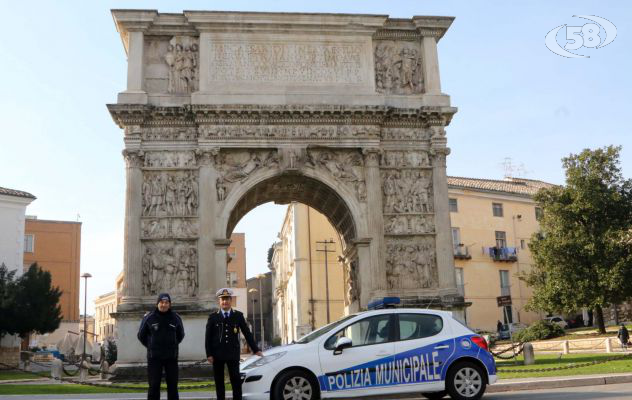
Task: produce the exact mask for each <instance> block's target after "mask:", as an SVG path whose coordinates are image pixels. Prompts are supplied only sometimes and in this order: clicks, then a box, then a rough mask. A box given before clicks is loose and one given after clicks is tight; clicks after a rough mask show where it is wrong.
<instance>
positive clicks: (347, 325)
mask: <svg viewBox="0 0 632 400" xmlns="http://www.w3.org/2000/svg"><path fill="white" fill-rule="evenodd" d="M393 303H399V299H397V298H386V299H384V300H383V301H382V304H381V306H382V307H381V309H376V310H370V311H366V312H361V313H358V314H352V315H349V316H347V317H345V318H342V319H341V320H338V321H336V322H333V323H331V324H329V325H326V326H324V327H322V328H320V329H318V330H316V331H314V332H312V333H310V334H308V335H306V336H304V337H303V338H301V339H300V340H299V341H298V342H296V343H293V344H291V345H287V346H283V347H276V348H273V349H271V350H269V351H266V352H265V353H264V356H263V357H251V358H249V359H248V360H246V361H244V362H243V363H242V365H241V366H240V372H241V377H242V382H243V398H244V399H247V400H259V399H261V400H263V399H272V400H281V399H283V400H286V399H288V400H289V399H297V400H298V399H300V400H313V399H319V398H323V399H325V398H340V397H345V398H346V397H361V398H370V397H372V396H375V397H377V398H384V396H385V395H393V394H410V395H417V396H418V395H419V394H422V395H423V396H425V397H426V398H428V399H440V398H443V397H445V396H446V395H447V394H449V395H450V397H451V398H453V399H459V400H460V399H479V398H481V397H482V396H483V393H484V392H485V387H486V385H488V384H492V383H494V382H496V364H495V363H494V359H493V357H492V355H491V354H490V353H489V351H488V348H487V343H486V342H485V340H484V339H483V338H482V337H481V336H478V335H477V334H475V333H474V332H472V331H471V330H470V329H469V328H467V327H466V326H464V325H462V324H461V323H460V322H459V321H457V320H456V319H454V318H453V317H452V314H451V313H450V312H447V311H437V310H424V309H406V308H387V307H386V306H388V305H389V304H393Z"/></svg>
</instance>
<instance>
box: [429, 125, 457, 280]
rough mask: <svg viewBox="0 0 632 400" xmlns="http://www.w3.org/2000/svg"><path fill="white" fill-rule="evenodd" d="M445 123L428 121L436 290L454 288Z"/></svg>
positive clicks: (448, 150)
mask: <svg viewBox="0 0 632 400" xmlns="http://www.w3.org/2000/svg"><path fill="white" fill-rule="evenodd" d="M444 124H445V121H444V120H443V119H442V118H435V119H431V120H430V129H431V131H432V138H431V139H430V143H431V145H430V152H431V154H432V155H433V157H432V188H433V192H434V213H435V231H436V251H437V268H438V270H439V271H438V272H439V289H441V290H443V291H456V277H455V275H454V253H453V247H452V234H451V225H450V213H449V208H448V177H447V173H446V157H447V155H448V154H450V149H449V148H448V147H446V144H447V139H446V137H445V129H444Z"/></svg>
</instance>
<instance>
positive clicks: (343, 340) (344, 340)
mask: <svg viewBox="0 0 632 400" xmlns="http://www.w3.org/2000/svg"><path fill="white" fill-rule="evenodd" d="M352 344H353V343H352V342H351V339H349V338H348V337H345V336H342V337H339V338H338V339H337V340H336V345H335V346H334V355H338V354H342V350H344V349H346V348H348V347H351V346H352Z"/></svg>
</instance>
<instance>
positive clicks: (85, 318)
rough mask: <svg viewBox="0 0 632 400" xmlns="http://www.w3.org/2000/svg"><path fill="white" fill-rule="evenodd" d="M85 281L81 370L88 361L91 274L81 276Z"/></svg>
mask: <svg viewBox="0 0 632 400" xmlns="http://www.w3.org/2000/svg"><path fill="white" fill-rule="evenodd" d="M81 277H82V278H84V279H85V285H84V287H83V352H82V353H81V368H83V363H84V362H85V361H86V341H87V339H88V278H92V275H90V273H89V272H86V273H84V274H83V275H81Z"/></svg>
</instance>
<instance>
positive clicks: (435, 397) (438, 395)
mask: <svg viewBox="0 0 632 400" xmlns="http://www.w3.org/2000/svg"><path fill="white" fill-rule="evenodd" d="M447 394H448V391H447V390H442V391H440V392H430V393H422V394H421V395H422V396H424V397H425V398H427V399H430V400H439V399H442V398H444V397H445V396H446V395H447Z"/></svg>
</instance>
